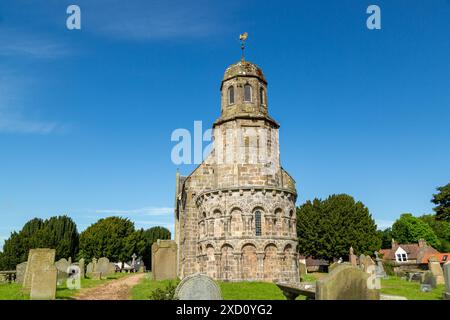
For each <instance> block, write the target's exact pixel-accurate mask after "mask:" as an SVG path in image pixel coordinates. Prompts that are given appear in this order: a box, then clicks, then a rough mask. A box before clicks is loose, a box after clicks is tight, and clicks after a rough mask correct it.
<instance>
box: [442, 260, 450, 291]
mask: <svg viewBox="0 0 450 320" xmlns="http://www.w3.org/2000/svg"><path fill="white" fill-rule="evenodd" d="M442 269H444V280H445V292H444V296H443V299H444V300H450V261H447V262H446V263H445V264H444V265H443V267H442Z"/></svg>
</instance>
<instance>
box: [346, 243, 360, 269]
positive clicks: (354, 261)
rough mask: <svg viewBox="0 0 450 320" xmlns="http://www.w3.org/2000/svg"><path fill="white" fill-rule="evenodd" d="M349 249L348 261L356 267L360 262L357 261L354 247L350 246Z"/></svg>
mask: <svg viewBox="0 0 450 320" xmlns="http://www.w3.org/2000/svg"><path fill="white" fill-rule="evenodd" d="M349 251H350V252H349V255H348V261H349V262H350V264H351V265H352V266H354V267H356V266H357V264H358V262H357V260H358V258H357V257H356V255H355V253H354V252H353V247H350V250H349Z"/></svg>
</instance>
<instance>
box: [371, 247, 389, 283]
mask: <svg viewBox="0 0 450 320" xmlns="http://www.w3.org/2000/svg"><path fill="white" fill-rule="evenodd" d="M374 254H375V261H376V267H375V268H376V269H375V270H376V274H377V277H379V278H387V274H386V271H384V266H383V261H382V260H381V258H380V255H379V253H378V251H375V252H374Z"/></svg>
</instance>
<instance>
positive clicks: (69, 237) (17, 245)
mask: <svg viewBox="0 0 450 320" xmlns="http://www.w3.org/2000/svg"><path fill="white" fill-rule="evenodd" d="M78 237H79V235H78V231H77V226H76V224H75V222H73V220H72V219H71V218H69V217H68V216H59V217H52V218H49V219H48V220H42V219H39V218H34V219H31V220H30V221H28V222H27V223H25V225H24V226H23V228H22V230H21V231H20V232H13V233H12V234H11V236H10V237H9V239H7V240H6V241H5V243H4V245H3V252H2V256H1V259H0V268H1V269H14V268H15V266H16V265H17V264H18V263H21V262H24V261H26V260H27V259H28V251H29V250H30V249H34V248H52V249H55V250H56V259H60V258H68V257H75V256H76V255H77V253H78V241H79V239H78Z"/></svg>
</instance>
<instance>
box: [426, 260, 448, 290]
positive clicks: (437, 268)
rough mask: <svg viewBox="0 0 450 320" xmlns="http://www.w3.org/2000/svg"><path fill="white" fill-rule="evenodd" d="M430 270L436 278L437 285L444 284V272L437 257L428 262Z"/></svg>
mask: <svg viewBox="0 0 450 320" xmlns="http://www.w3.org/2000/svg"><path fill="white" fill-rule="evenodd" d="M428 269H429V270H430V271H431V272H432V273H433V275H434V276H435V277H436V283H437V284H444V283H445V281H444V272H443V271H442V268H441V264H440V263H439V261H438V260H437V259H436V258H435V257H430V259H429V260H428Z"/></svg>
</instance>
